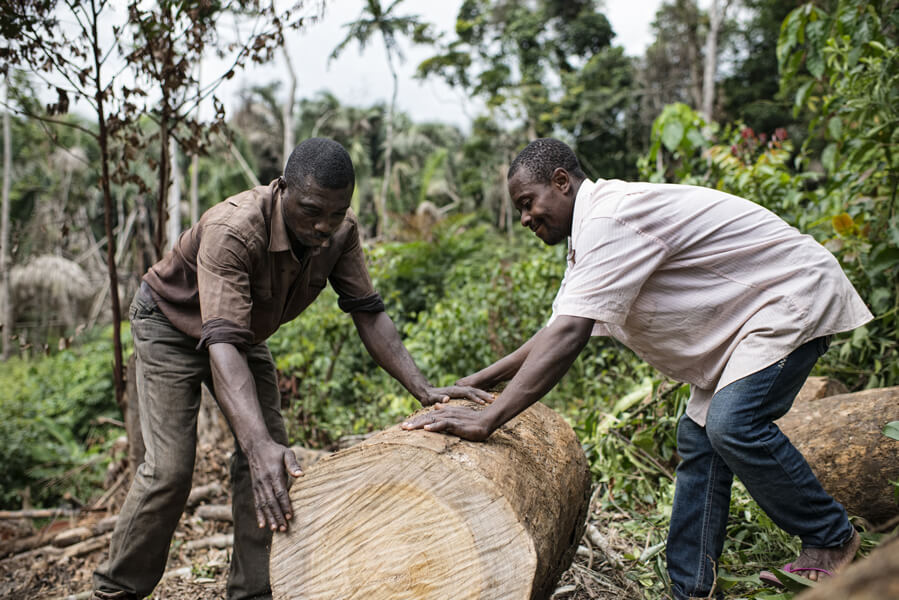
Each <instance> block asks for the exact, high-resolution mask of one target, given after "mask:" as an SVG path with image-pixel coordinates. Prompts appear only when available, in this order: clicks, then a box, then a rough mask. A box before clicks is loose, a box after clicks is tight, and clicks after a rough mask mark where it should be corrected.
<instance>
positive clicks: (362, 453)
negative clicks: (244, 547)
mask: <svg viewBox="0 0 899 600" xmlns="http://www.w3.org/2000/svg"><path fill="white" fill-rule="evenodd" d="M589 491H590V475H589V470H588V468H587V460H586V457H585V456H584V452H583V450H582V449H581V446H580V444H579V443H578V440H577V437H576V436H575V434H574V431H572V429H571V427H569V426H568V424H567V423H566V422H565V421H564V420H563V419H562V418H561V417H560V416H559V415H558V414H556V413H555V412H553V411H552V410H550V409H549V408H547V407H546V406H544V405H542V404H539V403H538V404H535V405H534V406H532V407H531V408H530V409H528V410H527V411H525V412H523V413H522V414H521V415H519V416H518V417H516V418H515V419H513V420H512V421H510V422H509V423H508V424H507V425H505V426H503V427H502V428H500V429H499V430H498V431H496V432H495V433H494V434H493V435H492V436H491V437H490V438H489V439H488V440H487V441H486V442H484V443H473V442H467V441H464V440H461V439H459V438H457V437H453V436H445V435H440V434H435V433H430V432H426V431H422V430H417V431H404V430H402V429H400V428H399V427H398V426H397V427H392V428H390V429H388V430H386V431H382V432H380V433H378V434H377V435H374V436H372V437H371V438H369V439H368V440H366V441H364V442H362V443H361V444H359V445H357V446H353V447H352V448H349V449H347V450H343V451H340V452H338V453H336V454H334V455H332V456H329V457H327V458H324V459H322V460H321V461H319V462H318V463H317V464H316V465H314V466H313V467H312V468H310V469H309V471H308V472H307V474H306V476H305V477H302V478H300V479H299V480H298V481H297V483H295V484H294V486H293V488H292V489H291V492H290V497H291V501H292V505H293V514H294V520H293V521H292V522H291V525H290V529H289V531H288V532H287V533H285V534H280V535H275V537H274V540H273V543H272V552H271V583H272V590H273V595H274V598H276V599H277V600H287V599H291V600H292V599H301V598H302V599H304V600H313V599H331V598H342V599H344V600H349V599H353V598H355V599H359V600H362V599H365V600H381V599H385V600H386V599H389V598H429V599H440V598H447V599H453V600H460V599H468V598H470V599H475V598H477V599H484V600H486V599H493V598H497V599H498V598H503V599H517V598H520V599H523V600H524V599H529V598H530V599H538V598H539V599H542V598H548V597H549V595H550V594H551V592H552V590H553V587H554V585H555V583H556V580H557V579H558V577H559V576H560V575H561V573H562V572H563V571H564V570H565V569H566V568H567V567H568V566H569V564H570V562H571V558H572V557H573V555H574V552H575V551H576V549H577V543H578V541H579V540H580V539H581V535H582V534H583V530H584V521H585V513H586V510H587V502H588V495H589Z"/></svg>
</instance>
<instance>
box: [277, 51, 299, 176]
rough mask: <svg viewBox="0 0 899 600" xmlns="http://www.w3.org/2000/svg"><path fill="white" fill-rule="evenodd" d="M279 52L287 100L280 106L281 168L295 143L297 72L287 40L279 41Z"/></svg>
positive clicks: (284, 165)
mask: <svg viewBox="0 0 899 600" xmlns="http://www.w3.org/2000/svg"><path fill="white" fill-rule="evenodd" d="M281 53H282V54H283V55H284V64H285V65H287V100H286V101H285V102H284V106H283V107H282V108H281V121H282V123H283V124H284V139H283V141H282V150H281V154H282V157H281V168H282V169H283V168H284V167H286V166H287V159H288V158H290V153H291V152H293V147H294V145H295V143H294V138H293V128H294V120H293V109H294V106H295V105H296V102H297V74H296V70H295V69H294V68H293V61H291V60H290V52H288V51H287V40H282V41H281Z"/></svg>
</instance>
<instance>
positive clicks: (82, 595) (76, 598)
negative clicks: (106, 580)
mask: <svg viewBox="0 0 899 600" xmlns="http://www.w3.org/2000/svg"><path fill="white" fill-rule="evenodd" d="M190 575H191V568H190V567H178V568H177V569H172V570H170V571H166V572H165V573H163V574H162V578H161V579H160V580H159V581H160V582H163V581H165V580H166V579H171V578H172V577H190ZM91 594H93V592H92V591H91V590H87V591H85V592H78V593H77V594H72V595H70V596H60V597H59V598H55V600H88V599H89V598H90V597H91Z"/></svg>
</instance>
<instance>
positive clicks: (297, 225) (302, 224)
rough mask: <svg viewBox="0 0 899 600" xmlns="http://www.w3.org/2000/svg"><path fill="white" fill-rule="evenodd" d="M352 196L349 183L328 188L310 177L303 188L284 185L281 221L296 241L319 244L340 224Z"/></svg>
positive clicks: (312, 244)
mask: <svg viewBox="0 0 899 600" xmlns="http://www.w3.org/2000/svg"><path fill="white" fill-rule="evenodd" d="M352 197H353V188H352V186H347V187H345V188H343V189H339V190H330V189H328V188H324V187H322V186H320V185H319V184H318V183H316V182H315V180H314V179H312V178H311V177H310V178H309V179H307V180H306V186H305V189H302V190H299V189H295V188H293V187H290V186H288V187H287V188H286V189H285V190H284V191H283V192H281V202H282V207H283V211H284V223H285V224H286V225H287V229H288V230H290V232H291V233H292V234H293V236H294V237H295V238H296V240H297V241H298V242H299V243H301V244H303V245H304V246H309V247H316V246H321V245H322V244H323V243H325V242H326V241H327V240H328V238H330V237H331V236H332V235H333V234H334V232H335V231H337V228H338V227H340V224H341V223H343V218H344V217H345V216H346V211H347V209H348V208H349V207H350V200H351V199H352Z"/></svg>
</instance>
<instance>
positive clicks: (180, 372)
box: [94, 286, 287, 600]
mask: <svg viewBox="0 0 899 600" xmlns="http://www.w3.org/2000/svg"><path fill="white" fill-rule="evenodd" d="M143 287H144V288H145V286H143ZM129 316H130V319H131V334H132V338H133V340H134V352H135V353H136V354H137V389H138V398H139V403H140V425H141V432H142V433H143V437H144V444H145V446H146V454H145V456H144V462H143V464H141V465H140V467H138V469H137V473H136V474H135V477H134V481H133V482H132V484H131V489H130V490H129V491H128V496H127V498H126V499H125V503H124V505H123V506H122V510H121V512H120V513H119V518H118V521H117V523H116V528H115V531H114V532H113V536H112V542H111V544H110V549H109V557H108V559H107V561H106V562H104V563H103V564H102V565H100V567H99V568H98V569H97V570H96V571H95V572H94V588H95V589H99V590H103V591H113V592H114V591H123V592H126V593H127V594H133V595H134V596H136V597H138V598H142V597H144V596H146V595H148V594H150V593H151V592H152V591H153V588H154V587H155V586H156V584H157V583H158V582H159V579H160V577H161V576H162V574H163V572H164V570H165V565H166V559H167V558H168V554H169V544H170V543H171V540H172V534H173V533H174V531H175V527H176V526H177V524H178V520H179V518H180V517H181V513H182V512H183V511H184V506H185V503H186V502H187V497H188V494H189V493H190V487H191V478H192V474H193V468H194V459H195V456H196V446H197V413H198V411H199V407H200V386H201V384H202V383H204V382H205V383H207V384H211V381H212V376H211V372H210V366H209V355H208V353H207V352H206V351H205V350H197V349H196V345H197V340H195V339H194V338H191V337H189V336H187V335H185V334H183V333H181V332H180V331H179V330H177V329H175V327H174V326H173V325H172V324H171V323H170V322H169V320H168V319H167V318H166V317H165V315H163V314H162V312H161V311H160V310H159V308H158V307H157V306H156V304H155V302H154V301H153V299H152V297H151V296H150V294H149V292H148V291H147V290H146V289H143V290H141V291H138V293H137V294H136V295H135V297H134V301H133V302H132V304H131V309H130V313H129ZM246 357H247V362H248V364H249V367H250V371H251V372H252V374H253V378H254V380H255V382H256V393H257V396H258V399H259V404H260V407H261V409H262V415H263V418H264V420H265V425H266V427H267V428H268V432H269V434H270V435H271V437H272V439H273V440H274V441H276V442H278V443H280V444H284V445H286V444H287V433H286V431H285V429H284V421H283V419H282V417H281V412H280V408H281V407H280V396H279V392H278V384H277V375H276V372H275V365H274V362H273V361H272V356H271V353H270V352H269V350H268V347H267V346H266V345H265V344H264V343H263V344H258V345H256V346H253V347H252V348H251V349H250V350H249V351H248V352H246ZM208 387H209V388H210V389H212V386H211V385H208ZM234 447H235V450H234V453H233V454H232V456H231V464H230V469H231V483H232V495H233V498H232V510H233V517H234V550H233V555H232V557H231V569H230V572H229V574H228V592H227V593H228V596H227V597H228V599H229V600H246V599H250V598H271V588H270V586H269V577H268V558H269V550H270V547H271V537H272V533H271V531H269V530H268V529H260V528H259V527H258V526H257V523H256V511H255V507H254V501H253V491H252V488H251V482H250V472H249V464H248V462H247V457H246V455H245V454H244V453H243V451H242V450H241V449H240V446H239V445H238V444H237V441H236V440H235V444H234Z"/></svg>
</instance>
